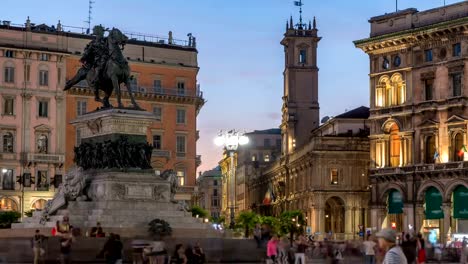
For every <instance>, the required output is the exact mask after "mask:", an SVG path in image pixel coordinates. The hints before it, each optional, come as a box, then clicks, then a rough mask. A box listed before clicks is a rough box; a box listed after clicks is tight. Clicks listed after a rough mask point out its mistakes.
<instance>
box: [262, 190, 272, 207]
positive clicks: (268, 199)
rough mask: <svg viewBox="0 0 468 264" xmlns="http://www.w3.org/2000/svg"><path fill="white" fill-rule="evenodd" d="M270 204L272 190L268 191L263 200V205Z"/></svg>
mask: <svg viewBox="0 0 468 264" xmlns="http://www.w3.org/2000/svg"><path fill="white" fill-rule="evenodd" d="M270 203H271V194H270V189H268V190H267V191H266V193H265V198H263V204H264V205H270Z"/></svg>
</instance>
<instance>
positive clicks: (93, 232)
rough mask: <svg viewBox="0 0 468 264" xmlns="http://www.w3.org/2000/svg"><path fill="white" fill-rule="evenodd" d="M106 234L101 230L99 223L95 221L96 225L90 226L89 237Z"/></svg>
mask: <svg viewBox="0 0 468 264" xmlns="http://www.w3.org/2000/svg"><path fill="white" fill-rule="evenodd" d="M105 236H106V234H105V233H104V231H103V230H102V227H101V223H99V222H97V223H96V226H95V227H93V228H91V235H90V237H105Z"/></svg>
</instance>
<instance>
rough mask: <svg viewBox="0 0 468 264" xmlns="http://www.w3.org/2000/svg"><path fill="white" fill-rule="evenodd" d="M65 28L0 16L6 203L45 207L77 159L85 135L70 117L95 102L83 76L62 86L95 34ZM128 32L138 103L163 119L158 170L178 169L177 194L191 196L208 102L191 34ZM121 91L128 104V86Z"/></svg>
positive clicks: (1, 186) (151, 135)
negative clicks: (201, 115)
mask: <svg viewBox="0 0 468 264" xmlns="http://www.w3.org/2000/svg"><path fill="white" fill-rule="evenodd" d="M67 30H68V29H64V27H63V26H62V25H61V24H60V23H59V24H58V25H57V26H56V27H55V26H47V25H44V24H42V25H34V24H32V23H31V22H30V21H29V19H28V20H27V21H26V23H25V25H24V26H17V25H13V24H11V23H10V22H9V21H2V23H1V24H0V67H1V75H0V110H1V111H0V113H1V115H0V137H1V140H0V209H1V210H15V211H20V212H24V211H28V210H30V209H33V208H36V209H41V208H43V207H44V205H45V203H46V201H47V200H48V199H51V198H52V197H53V195H54V191H55V190H56V188H57V187H58V186H59V184H60V183H61V182H62V181H63V179H62V175H64V174H65V172H66V171H67V169H68V168H70V167H71V166H72V165H73V153H74V151H73V148H74V147H75V146H76V145H77V144H78V143H79V142H80V134H79V131H75V129H74V128H73V126H71V125H69V122H70V121H71V120H73V119H75V118H76V117H77V116H78V115H82V114H84V113H86V112H88V111H93V110H95V109H96V107H97V106H98V104H97V103H96V102H94V98H93V93H92V92H91V91H90V90H89V89H88V88H87V87H86V83H85V82H82V83H80V84H78V85H76V86H75V87H73V88H72V89H71V90H69V91H68V92H67V93H65V92H63V91H62V90H63V87H64V85H65V82H66V80H67V79H69V78H71V77H72V76H73V75H74V74H75V72H76V70H77V69H78V68H79V67H80V66H81V65H80V62H79V58H80V56H81V53H82V52H83V49H84V48H85V46H86V44H87V43H88V42H89V41H91V39H92V38H93V36H90V35H86V34H79V33H72V32H69V31H67ZM129 38H130V40H129V41H128V43H127V45H126V46H125V50H124V55H125V56H126V57H127V60H128V61H129V63H130V67H131V70H132V75H133V76H134V77H135V78H134V79H133V81H132V87H131V88H132V90H133V91H134V92H135V97H136V99H137V101H138V102H139V104H140V106H141V107H142V108H144V109H145V110H147V111H150V112H153V113H154V114H155V116H156V117H157V118H158V119H159V120H158V121H157V122H155V123H154V124H153V125H152V126H151V129H150V130H148V133H147V135H148V141H149V142H150V143H153V145H154V146H155V149H154V151H153V160H152V165H153V167H154V169H155V174H159V173H160V172H161V171H162V170H164V169H169V168H173V169H175V170H176V172H177V176H178V180H179V183H180V185H181V186H182V187H180V192H179V193H178V194H177V196H176V198H177V199H182V200H190V198H191V195H192V193H193V191H194V187H195V176H196V168H197V166H199V165H200V163H201V159H200V156H199V155H197V154H196V141H197V139H198V131H197V130H196V120H197V114H198V112H199V111H200V109H201V107H202V106H203V104H204V102H205V101H204V99H203V95H202V92H201V91H200V89H199V86H198V84H197V74H198V70H199V67H198V63H197V53H198V51H197V49H196V47H195V40H194V37H192V36H190V38H189V41H188V42H186V41H179V40H175V39H172V33H170V39H169V40H167V39H161V38H157V39H156V38H154V37H151V36H150V37H146V38H145V40H139V39H137V38H134V37H133V36H129ZM123 98H124V102H125V103H126V104H127V103H128V99H127V98H128V94H127V93H125V92H123ZM114 104H115V102H114ZM23 180H24V182H22V181H23ZM20 183H24V185H23V186H24V188H22V186H21V185H20ZM22 190H23V191H24V192H22Z"/></svg>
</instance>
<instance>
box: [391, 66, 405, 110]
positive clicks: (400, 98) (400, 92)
mask: <svg viewBox="0 0 468 264" xmlns="http://www.w3.org/2000/svg"><path fill="white" fill-rule="evenodd" d="M392 87H393V89H394V95H395V98H394V101H393V102H394V103H395V104H396V105H401V104H403V103H405V102H406V84H405V83H404V82H403V78H402V76H401V74H399V73H396V74H394V75H393V76H392Z"/></svg>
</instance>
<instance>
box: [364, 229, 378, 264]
mask: <svg viewBox="0 0 468 264" xmlns="http://www.w3.org/2000/svg"><path fill="white" fill-rule="evenodd" d="M362 244H363V245H364V254H365V255H364V263H365V264H375V246H377V243H375V242H374V240H373V239H372V236H371V235H368V236H367V240H366V241H364V242H363V243H362Z"/></svg>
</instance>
